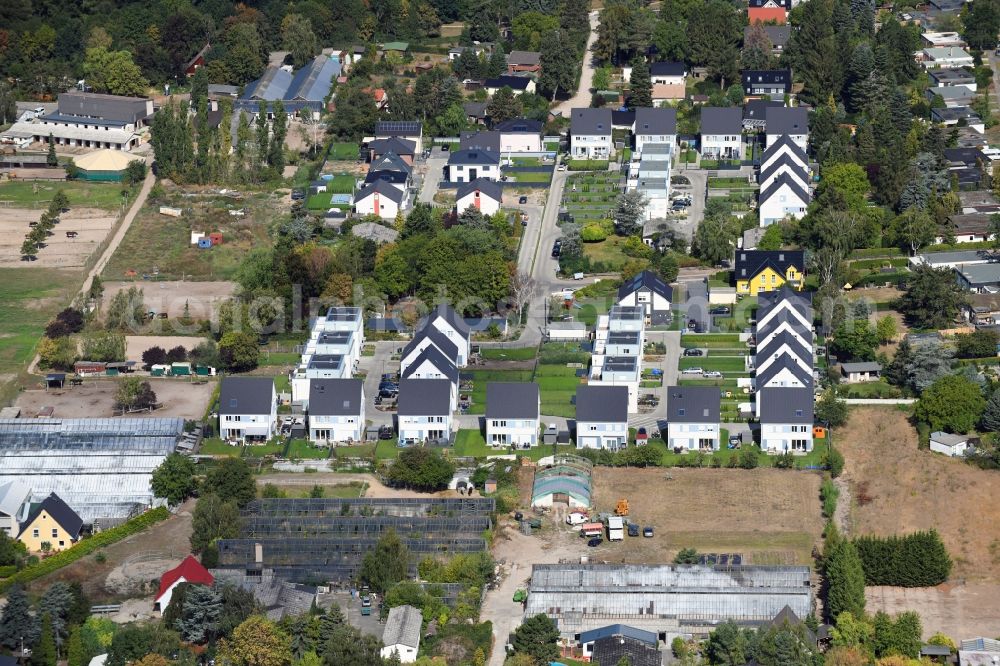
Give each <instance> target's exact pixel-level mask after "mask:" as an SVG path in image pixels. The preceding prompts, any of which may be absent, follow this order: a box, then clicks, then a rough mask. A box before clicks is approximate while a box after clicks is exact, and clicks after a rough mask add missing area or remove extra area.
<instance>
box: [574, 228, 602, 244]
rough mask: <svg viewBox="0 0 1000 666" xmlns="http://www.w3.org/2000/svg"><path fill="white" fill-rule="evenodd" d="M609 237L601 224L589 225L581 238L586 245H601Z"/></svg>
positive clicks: (582, 232)
mask: <svg viewBox="0 0 1000 666" xmlns="http://www.w3.org/2000/svg"><path fill="white" fill-rule="evenodd" d="M607 237H608V233H607V232H606V231H605V230H604V229H603V228H602V227H601V225H599V224H588V225H587V226H585V227H584V228H583V230H582V231H581V232H580V238H581V240H583V242H584V243H599V242H600V241H602V240H604V239H606V238H607Z"/></svg>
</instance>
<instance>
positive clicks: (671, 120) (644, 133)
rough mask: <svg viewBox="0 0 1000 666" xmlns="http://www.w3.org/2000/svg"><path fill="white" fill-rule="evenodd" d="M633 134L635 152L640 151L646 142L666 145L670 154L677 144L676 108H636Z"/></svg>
mask: <svg viewBox="0 0 1000 666" xmlns="http://www.w3.org/2000/svg"><path fill="white" fill-rule="evenodd" d="M633 136H634V138H635V150H636V152H637V153H642V151H643V148H644V147H645V145H646V144H657V145H665V146H667V147H668V148H669V153H668V154H672V153H673V151H674V146H675V145H676V144H677V110H676V109H671V108H655V109H653V108H649V107H640V108H637V109H636V110H635V125H634V129H633Z"/></svg>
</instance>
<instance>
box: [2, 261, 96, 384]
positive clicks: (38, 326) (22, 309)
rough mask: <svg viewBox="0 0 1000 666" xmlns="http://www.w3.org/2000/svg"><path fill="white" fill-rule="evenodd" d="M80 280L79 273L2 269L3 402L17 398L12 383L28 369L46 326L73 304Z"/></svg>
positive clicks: (53, 270) (43, 269)
mask: <svg viewBox="0 0 1000 666" xmlns="http://www.w3.org/2000/svg"><path fill="white" fill-rule="evenodd" d="M80 280H81V275H80V274H79V273H77V272H76V271H69V270H55V269H47V268H29V267H26V268H0V403H4V402H6V399H7V398H10V397H13V395H14V393H15V392H16V387H15V385H14V384H13V383H12V381H11V380H13V379H14V378H15V377H16V376H17V375H18V374H19V373H20V372H22V371H24V370H26V369H27V367H28V364H29V363H31V359H32V358H34V356H35V345H36V344H37V343H38V340H39V338H41V336H42V334H43V332H44V330H45V324H47V323H48V321H49V319H51V318H52V317H53V316H54V315H55V314H56V313H57V312H58V311H59V310H61V309H62V308H64V307H65V306H67V305H69V302H70V301H71V300H72V297H73V294H74V293H75V292H76V290H77V288H78V287H79V284H80Z"/></svg>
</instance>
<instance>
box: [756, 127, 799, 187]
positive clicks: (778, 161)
mask: <svg viewBox="0 0 1000 666" xmlns="http://www.w3.org/2000/svg"><path fill="white" fill-rule="evenodd" d="M781 174H788V175H790V176H791V177H792V178H793V179H794V180H795V182H796V183H798V185H799V187H801V188H802V189H805V190H808V189H809V186H810V180H809V158H808V157H806V151H805V150H803V149H802V148H801V147H799V145H798V144H797V143H795V142H794V141H793V140H792V138H791V137H790V136H789V135H787V134H782V135H781V136H779V137H778V138H777V140H775V141H772V142H771V143H770V145H768V147H767V148H766V149H765V150H764V157H763V160H762V161H761V166H760V171H759V172H758V174H757V182H758V183H759V184H760V187H761V189H762V190H764V189H767V188H768V187H769V186H770V185H771V183H772V182H773V181H774V180H775V179H776V178H777V177H778V176H780V175H781Z"/></svg>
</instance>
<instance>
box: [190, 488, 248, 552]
mask: <svg viewBox="0 0 1000 666" xmlns="http://www.w3.org/2000/svg"><path fill="white" fill-rule="evenodd" d="M191 522H192V531H191V550H193V551H195V552H196V553H197V552H201V551H203V550H205V549H206V548H207V547H208V546H209V545H210V544H211V543H212V542H214V541H215V540H216V539H233V538H235V537H236V536H237V535H239V532H240V511H239V507H237V506H236V502H234V501H229V502H223V501H222V500H221V499H219V496H218V495H215V494H208V495H205V496H204V497H200V498H199V499H198V504H197V505H196V506H195V508H194V514H193V516H192V521H191Z"/></svg>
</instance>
